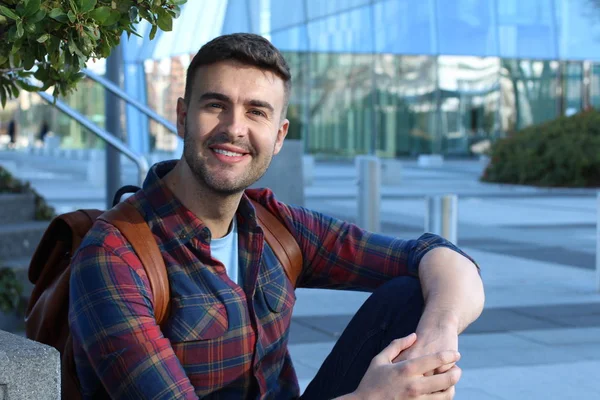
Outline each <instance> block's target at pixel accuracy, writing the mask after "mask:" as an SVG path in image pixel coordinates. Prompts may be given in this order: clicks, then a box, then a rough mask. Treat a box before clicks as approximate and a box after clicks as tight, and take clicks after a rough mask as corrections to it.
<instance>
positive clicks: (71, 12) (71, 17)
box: [67, 10, 77, 23]
mask: <svg viewBox="0 0 600 400" xmlns="http://www.w3.org/2000/svg"><path fill="white" fill-rule="evenodd" d="M67 17H69V21H71V23H73V22H75V21H77V16H76V15H75V13H74V12H73V10H69V12H68V13H67Z"/></svg>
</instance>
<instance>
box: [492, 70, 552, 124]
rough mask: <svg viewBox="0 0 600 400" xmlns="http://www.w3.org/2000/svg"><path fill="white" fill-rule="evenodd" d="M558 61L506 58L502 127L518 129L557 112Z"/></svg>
mask: <svg viewBox="0 0 600 400" xmlns="http://www.w3.org/2000/svg"><path fill="white" fill-rule="evenodd" d="M558 68H559V63H558V62H557V61H530V60H502V68H501V73H500V87H501V90H502V96H501V99H502V101H501V106H500V107H501V109H500V111H501V114H502V130H503V131H504V132H514V131H515V130H519V129H522V128H525V127H526V126H529V125H532V124H539V123H541V122H544V121H548V120H550V119H553V118H555V117H556V116H557V108H558V90H557V85H558V79H557V75H558Z"/></svg>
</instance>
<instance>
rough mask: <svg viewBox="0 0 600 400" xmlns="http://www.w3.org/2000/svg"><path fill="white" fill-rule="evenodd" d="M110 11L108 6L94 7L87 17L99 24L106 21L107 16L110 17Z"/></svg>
mask: <svg viewBox="0 0 600 400" xmlns="http://www.w3.org/2000/svg"><path fill="white" fill-rule="evenodd" d="M111 11H112V10H111V8H110V7H106V6H102V7H98V8H96V9H94V10H92V11H90V13H89V17H90V18H92V19H93V20H94V21H96V22H98V23H99V24H103V23H104V21H106V20H107V19H108V17H110V12H111Z"/></svg>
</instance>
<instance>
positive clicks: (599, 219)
mask: <svg viewBox="0 0 600 400" xmlns="http://www.w3.org/2000/svg"><path fill="white" fill-rule="evenodd" d="M596 210H597V211H596V213H597V216H596V290H597V291H599V292H600V192H598V194H597V199H596Z"/></svg>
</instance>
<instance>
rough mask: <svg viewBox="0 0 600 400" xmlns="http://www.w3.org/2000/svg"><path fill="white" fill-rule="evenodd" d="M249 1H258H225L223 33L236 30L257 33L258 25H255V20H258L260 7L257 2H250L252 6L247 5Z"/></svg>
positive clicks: (250, 0)
mask: <svg viewBox="0 0 600 400" xmlns="http://www.w3.org/2000/svg"><path fill="white" fill-rule="evenodd" d="M249 2H251V3H258V1H252V0H228V1H227V12H226V13H225V20H224V21H223V30H222V33H223V34H227V33H236V32H252V33H259V32H258V31H259V29H258V28H259V27H258V26H256V24H255V21H257V20H258V13H259V11H260V8H259V5H258V4H252V5H253V6H254V7H249V4H248V3H249ZM251 12H252V14H254V15H252V14H251Z"/></svg>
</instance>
